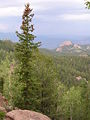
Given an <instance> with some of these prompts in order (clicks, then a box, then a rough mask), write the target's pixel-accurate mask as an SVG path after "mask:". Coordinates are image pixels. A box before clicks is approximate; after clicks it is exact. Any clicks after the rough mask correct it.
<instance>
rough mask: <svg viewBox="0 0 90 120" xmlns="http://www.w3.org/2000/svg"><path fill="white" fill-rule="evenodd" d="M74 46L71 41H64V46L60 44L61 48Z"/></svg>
mask: <svg viewBox="0 0 90 120" xmlns="http://www.w3.org/2000/svg"><path fill="white" fill-rule="evenodd" d="M70 45H73V43H72V42H71V41H69V40H68V41H64V42H63V43H62V44H60V47H64V46H70Z"/></svg>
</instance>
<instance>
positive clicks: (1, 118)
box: [0, 111, 5, 120]
mask: <svg viewBox="0 0 90 120" xmlns="http://www.w3.org/2000/svg"><path fill="white" fill-rule="evenodd" d="M4 117H5V113H4V112H2V111H0V120H3V119H4Z"/></svg>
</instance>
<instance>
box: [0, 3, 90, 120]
mask: <svg viewBox="0 0 90 120" xmlns="http://www.w3.org/2000/svg"><path fill="white" fill-rule="evenodd" d="M33 16H34V14H33V9H32V8H31V6H30V5H29V3H28V4H26V5H25V10H24V13H23V15H22V24H21V27H20V29H21V30H19V31H20V33H19V32H18V31H16V35H17V37H18V39H19V42H17V43H13V42H11V41H0V93H2V95H3V96H5V98H6V99H5V98H4V97H2V99H4V100H5V103H6V102H7V101H8V102H7V103H8V105H6V104H4V108H5V110H8V111H12V110H15V109H17V110H18V109H21V110H32V111H36V112H40V113H43V114H45V115H47V116H49V117H50V118H51V119H52V120H90V56H89V55H80V54H79V55H78V56H76V55H73V54H70V55H69V54H64V55H61V56H60V55H57V54H56V51H52V52H51V51H49V50H46V49H39V47H40V45H41V42H37V43H36V42H34V38H35V37H36V36H35V35H34V34H33V31H34V25H33V24H32V18H33ZM64 44H67V45H66V47H67V48H68V47H69V48H71V47H75V48H77V47H78V48H79V49H81V48H80V47H79V46H77V45H73V46H72V43H71V42H69V45H70V46H69V45H68V42H66V43H64ZM60 47H61V48H63V47H64V46H63V45H62V46H60ZM61 48H60V49H59V50H61ZM69 48H68V49H69ZM82 48H83V47H82ZM42 50H43V52H42ZM75 50H76V49H75ZM66 51H67V49H66ZM0 107H2V106H0ZM5 112H6V111H5ZM5 112H4V113H3V112H2V110H1V111H0V119H2V120H3V118H4V116H5ZM19 112H20V111H19ZM24 112H25V111H24ZM29 112H30V111H29ZM12 115H13V114H12ZM17 115H18V114H17ZM13 117H14V116H13ZM29 117H30V114H29ZM34 117H36V116H34ZM44 117H45V116H44ZM10 119H11V117H10ZM35 119H36V120H37V119H39V118H38V117H37V118H35Z"/></svg>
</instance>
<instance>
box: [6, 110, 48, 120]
mask: <svg viewBox="0 0 90 120" xmlns="http://www.w3.org/2000/svg"><path fill="white" fill-rule="evenodd" d="M5 120H50V118H48V117H47V116H45V115H43V114H41V113H37V112H34V111H29V110H13V111H11V112H9V113H7V114H6V118H5Z"/></svg>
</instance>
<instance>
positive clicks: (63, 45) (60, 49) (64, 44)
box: [56, 41, 73, 52]
mask: <svg viewBox="0 0 90 120" xmlns="http://www.w3.org/2000/svg"><path fill="white" fill-rule="evenodd" d="M71 45H73V43H72V42H71V41H65V42H63V43H62V44H61V45H59V47H58V48H57V49H56V52H62V49H63V48H64V47H65V46H71Z"/></svg>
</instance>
